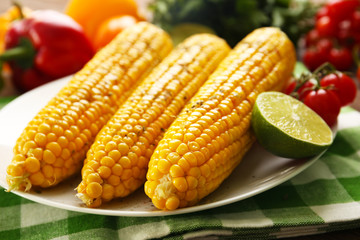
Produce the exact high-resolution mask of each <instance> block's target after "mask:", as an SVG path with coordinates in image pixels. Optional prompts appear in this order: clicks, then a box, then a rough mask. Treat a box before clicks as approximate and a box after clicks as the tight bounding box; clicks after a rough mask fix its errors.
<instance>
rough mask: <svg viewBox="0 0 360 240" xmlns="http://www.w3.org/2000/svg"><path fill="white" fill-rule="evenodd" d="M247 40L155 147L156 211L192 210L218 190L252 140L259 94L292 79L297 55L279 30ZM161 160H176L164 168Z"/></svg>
mask: <svg viewBox="0 0 360 240" xmlns="http://www.w3.org/2000/svg"><path fill="white" fill-rule="evenodd" d="M244 41H245V42H240V43H239V44H238V46H236V48H235V49H234V50H233V52H232V53H230V54H229V56H228V57H227V58H226V59H225V60H224V61H223V62H222V63H221V64H220V66H219V67H218V69H217V70H216V71H215V72H214V73H213V74H212V75H211V76H210V78H209V80H208V81H207V82H206V83H205V84H204V85H203V86H202V88H201V89H200V90H199V92H198V93H197V94H196V95H195V96H194V98H193V99H192V100H191V102H192V103H189V104H187V106H186V107H185V109H184V110H183V111H182V113H181V114H180V115H179V117H178V118H177V119H176V120H175V122H174V123H173V124H172V125H171V127H170V128H169V129H168V131H167V132H166V133H165V136H164V138H163V139H162V140H161V141H160V143H159V145H158V146H157V148H156V150H155V152H154V154H153V156H152V158H151V160H150V163H149V170H148V174H147V182H146V183H145V193H146V194H147V195H148V196H149V197H150V198H151V199H152V201H153V203H154V205H155V206H156V207H157V208H160V209H167V210H173V209H176V208H178V207H186V206H191V205H194V204H196V203H197V202H198V201H199V200H200V199H202V198H203V197H205V196H206V195H208V194H209V193H210V192H212V191H213V190H215V189H216V188H217V187H218V186H219V185H220V184H221V182H222V181H223V180H224V179H225V178H226V177H227V176H228V175H229V174H230V173H231V172H232V170H233V169H234V168H235V166H237V165H238V163H239V162H240V161H241V158H242V156H243V155H244V154H245V153H246V152H247V150H248V149H249V148H250V146H251V145H252V143H253V141H254V137H253V136H252V134H251V132H250V131H249V126H250V117H251V110H252V105H253V103H254V102H255V99H256V96H257V95H258V94H259V93H260V92H262V91H266V90H280V89H281V88H282V87H283V85H284V83H285V82H286V80H287V78H288V77H290V76H291V71H292V68H293V66H294V63H295V51H294V48H293V46H292V43H291V42H290V41H289V40H288V39H287V37H286V36H285V35H283V33H281V32H280V31H279V30H277V29H274V28H263V29H260V30H256V31H254V32H253V33H252V34H250V35H249V36H247V37H246V38H245V40H244ZM174 136H176V137H174ZM174 138H175V139H174ZM163 159H168V160H169V159H170V160H172V162H171V164H170V165H169V166H167V167H164V166H165V165H164V164H165V162H166V161H164V160H163Z"/></svg>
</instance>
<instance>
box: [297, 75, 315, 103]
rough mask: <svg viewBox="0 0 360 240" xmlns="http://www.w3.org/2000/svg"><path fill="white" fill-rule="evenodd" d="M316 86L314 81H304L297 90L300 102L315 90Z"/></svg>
mask: <svg viewBox="0 0 360 240" xmlns="http://www.w3.org/2000/svg"><path fill="white" fill-rule="evenodd" d="M316 85H317V82H316V80H312V79H310V80H308V81H306V82H305V83H304V84H303V85H302V86H301V87H300V88H299V89H298V90H297V93H298V94H299V99H300V100H301V101H302V100H304V98H305V97H306V95H308V94H309V93H310V92H311V91H313V90H314V89H315V87H316Z"/></svg>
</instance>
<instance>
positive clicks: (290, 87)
mask: <svg viewBox="0 0 360 240" xmlns="http://www.w3.org/2000/svg"><path fill="white" fill-rule="evenodd" d="M295 87H296V82H295V81H291V82H290V83H289V84H288V85H287V86H286V88H285V90H284V93H285V94H287V95H290V94H291V93H292V92H293V91H294V90H295Z"/></svg>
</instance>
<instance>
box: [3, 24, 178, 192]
mask: <svg viewBox="0 0 360 240" xmlns="http://www.w3.org/2000/svg"><path fill="white" fill-rule="evenodd" d="M171 49H172V43H171V39H170V37H169V36H168V34H166V33H165V32H164V31H162V30H161V29H159V28H157V27H156V26H154V25H152V24H150V23H146V22H143V23H139V24H137V25H136V26H134V27H132V28H129V29H127V30H126V31H123V32H122V33H121V34H119V36H118V37H117V38H115V39H114V41H112V42H111V43H110V44H109V45H108V46H107V47H105V48H104V49H102V51H99V52H98V53H97V54H96V56H95V57H94V58H93V59H92V60H90V61H89V62H88V64H87V65H86V66H85V67H84V68H83V69H82V70H80V71H79V72H78V73H77V74H75V75H74V76H73V77H72V79H71V80H70V82H69V83H68V84H67V85H66V86H65V87H64V88H63V89H61V90H60V91H59V93H58V94H57V95H56V96H55V97H54V98H53V99H52V100H51V101H50V102H49V103H48V104H47V105H46V106H45V107H44V108H43V109H42V110H41V111H40V112H39V113H38V115H36V116H35V117H34V118H33V120H31V121H30V123H29V124H28V126H27V127H26V128H25V130H24V131H23V133H22V134H21V136H20V137H19V139H18V140H17V142H16V146H15V147H14V152H15V156H19V155H20V156H22V160H21V161H20V162H24V163H25V164H22V165H18V163H15V162H16V161H17V160H16V158H18V157H14V160H13V161H12V163H11V164H10V166H9V169H10V170H9V171H8V175H7V181H8V184H9V190H12V189H20V190H25V191H27V190H29V189H30V188H31V187H32V186H40V187H43V186H53V185H56V184H57V183H59V182H60V181H62V180H63V179H65V178H67V177H69V176H70V175H72V174H74V173H76V172H78V171H79V170H80V168H81V167H82V165H83V160H84V158H85V155H86V152H87V150H88V149H89V147H90V146H91V144H92V143H93V141H94V139H95V136H96V134H97V133H98V131H99V130H100V129H101V128H102V127H103V125H105V123H106V122H107V121H108V120H109V119H110V118H111V116H112V115H113V114H114V113H115V112H116V111H117V109H118V107H119V106H120V105H121V104H122V103H123V102H124V101H125V100H126V98H127V97H128V96H129V95H130V94H131V92H132V89H134V88H135V87H136V86H137V85H138V84H139V83H140V82H141V81H142V80H143V78H145V77H146V76H147V75H148V74H149V73H150V70H151V69H152V68H153V67H154V66H155V65H157V64H158V63H159V62H160V61H161V60H162V59H163V58H164V57H165V56H166V55H167V54H168V53H169V52H170V51H171ZM130 50H131V51H130ZM117 145H118V143H115V142H111V143H108V144H107V145H106V146H104V148H103V149H102V150H103V151H104V153H102V152H100V154H99V155H98V157H99V158H100V159H101V158H102V157H104V156H105V155H106V154H108V153H109V158H104V159H103V160H102V163H103V164H104V165H105V166H107V169H97V171H98V173H99V174H100V175H101V176H103V177H105V178H107V177H109V176H110V175H111V169H108V168H109V167H112V166H113V165H114V164H115V162H114V161H115V160H116V159H117V158H119V156H120V155H119V153H117V152H113V151H112V150H115V149H117ZM124 151H125V149H123V148H121V150H120V153H124ZM100 155H102V157H101V156H100ZM33 158H36V159H37V160H38V161H39V163H38V162H36V161H35V160H34V159H33ZM46 164H49V165H50V166H52V167H55V170H54V171H53V174H50V173H51V172H50V171H48V170H44V169H43V167H44V166H46ZM15 165H17V168H21V169H20V170H16V171H15V170H11V169H12V168H13V167H14V166H15ZM41 172H44V175H42V173H41ZM20 173H21V174H20ZM45 173H46V174H45ZM29 176H30V177H29Z"/></svg>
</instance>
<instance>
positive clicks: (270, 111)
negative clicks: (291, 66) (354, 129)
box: [251, 92, 333, 158]
mask: <svg viewBox="0 0 360 240" xmlns="http://www.w3.org/2000/svg"><path fill="white" fill-rule="evenodd" d="M251 124H252V128H253V130H254V132H255V135H256V137H257V140H258V142H259V143H260V145H262V146H263V147H264V148H265V149H266V150H268V151H269V152H271V153H273V154H275V155H277V156H280V157H286V158H306V157H311V156H314V155H317V154H320V153H321V152H323V151H324V150H326V149H327V148H328V147H329V146H330V145H331V143H332V141H333V133H332V131H331V129H330V128H329V126H328V125H327V124H326V123H325V121H324V120H323V119H322V118H321V117H320V116H319V115H318V114H317V113H315V112H314V111H313V110H311V109H310V108H309V107H307V106H306V105H305V104H304V103H302V102H300V101H299V100H297V99H295V98H293V97H291V96H289V95H286V94H283V93H280V92H264V93H261V94H259V96H258V97H257V99H256V102H255V105H254V108H253V112H252V118H251Z"/></svg>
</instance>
